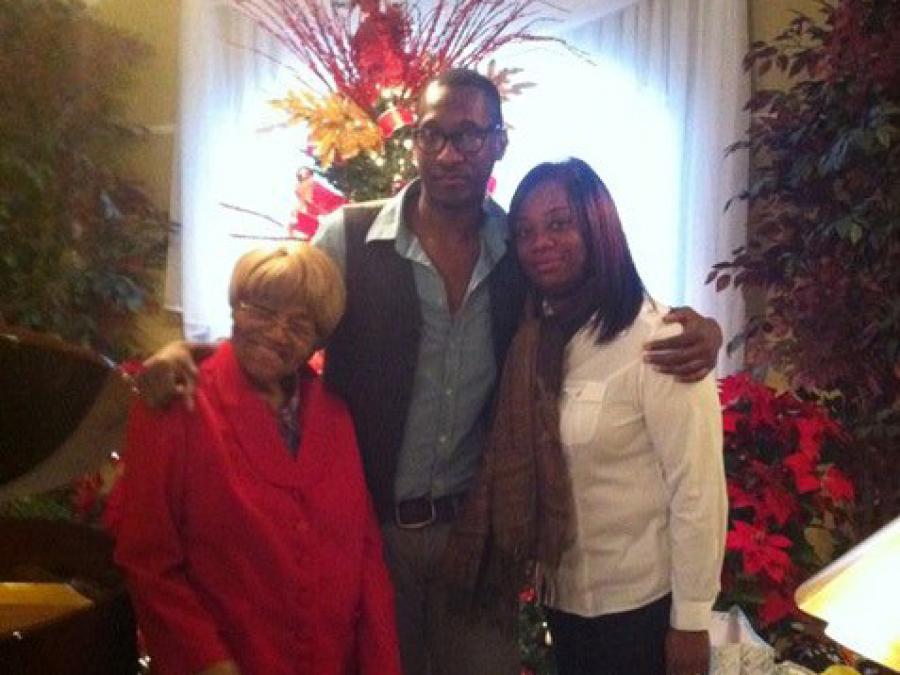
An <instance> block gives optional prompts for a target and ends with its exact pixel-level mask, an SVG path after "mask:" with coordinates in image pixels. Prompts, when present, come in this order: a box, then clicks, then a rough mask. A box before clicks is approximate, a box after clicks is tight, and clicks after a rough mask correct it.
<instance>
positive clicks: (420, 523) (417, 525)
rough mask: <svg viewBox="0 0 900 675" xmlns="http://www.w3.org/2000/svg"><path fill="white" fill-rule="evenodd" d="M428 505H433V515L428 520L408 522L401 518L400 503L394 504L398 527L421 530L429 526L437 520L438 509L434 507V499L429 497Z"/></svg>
mask: <svg viewBox="0 0 900 675" xmlns="http://www.w3.org/2000/svg"><path fill="white" fill-rule="evenodd" d="M428 505H429V506H430V507H431V515H430V516H429V517H428V518H427V519H426V520H420V521H418V522H415V523H407V522H404V521H403V520H401V519H400V504H394V522H396V523H397V527H399V528H400V529H402V530H421V529H422V528H423V527H428V526H429V525H431V524H432V523H434V522H435V521H436V520H437V510H436V509H435V507H434V500H433V499H429V500H428Z"/></svg>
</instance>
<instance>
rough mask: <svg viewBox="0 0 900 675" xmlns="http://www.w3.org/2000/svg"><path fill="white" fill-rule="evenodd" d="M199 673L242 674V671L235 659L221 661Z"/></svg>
mask: <svg viewBox="0 0 900 675" xmlns="http://www.w3.org/2000/svg"><path fill="white" fill-rule="evenodd" d="M197 675H241V671H240V669H239V668H238V667H237V664H236V663H235V662H234V661H219V662H217V663H214V664H212V665H211V666H209V668H204V669H203V670H201V671H200V672H199V673H197Z"/></svg>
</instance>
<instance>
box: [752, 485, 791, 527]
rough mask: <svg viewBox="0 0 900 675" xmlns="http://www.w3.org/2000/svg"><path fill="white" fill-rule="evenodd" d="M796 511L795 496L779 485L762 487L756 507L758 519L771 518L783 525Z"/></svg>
mask: <svg viewBox="0 0 900 675" xmlns="http://www.w3.org/2000/svg"><path fill="white" fill-rule="evenodd" d="M797 511H798V503H797V498H796V497H795V496H794V495H792V494H791V493H790V492H788V491H787V490H785V489H784V488H783V487H782V486H780V485H767V486H766V487H764V488H763V493H762V502H761V504H760V506H759V507H758V508H757V509H756V513H757V516H758V517H759V519H760V520H766V519H768V518H771V519H772V520H774V521H775V522H776V523H777V524H778V526H779V527H783V526H784V524H785V523H787V522H788V520H790V519H791V517H793V516H794V514H796V513H797Z"/></svg>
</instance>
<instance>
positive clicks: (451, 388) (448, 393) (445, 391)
mask: <svg viewBox="0 0 900 675" xmlns="http://www.w3.org/2000/svg"><path fill="white" fill-rule="evenodd" d="M444 393H445V394H446V395H447V396H453V387H447V388H446V389H444Z"/></svg>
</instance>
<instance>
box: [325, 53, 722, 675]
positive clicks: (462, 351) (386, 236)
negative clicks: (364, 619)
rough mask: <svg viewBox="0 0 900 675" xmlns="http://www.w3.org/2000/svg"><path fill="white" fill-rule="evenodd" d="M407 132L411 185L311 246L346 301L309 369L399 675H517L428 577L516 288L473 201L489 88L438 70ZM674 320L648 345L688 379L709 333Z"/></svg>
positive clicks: (505, 636)
mask: <svg viewBox="0 0 900 675" xmlns="http://www.w3.org/2000/svg"><path fill="white" fill-rule="evenodd" d="M413 138H414V156H415V161H416V164H417V166H418V169H419V179H418V180H416V181H413V182H412V183H411V184H409V185H408V186H407V187H406V188H404V189H403V190H402V191H401V192H400V193H399V194H398V195H396V196H395V197H393V198H391V199H388V200H385V201H383V202H378V203H374V204H365V205H351V206H347V207H344V208H343V209H342V210H341V211H339V212H338V213H336V214H334V215H333V216H331V217H329V218H328V219H326V222H325V223H324V224H323V227H322V228H321V229H320V231H319V233H318V235H317V237H316V240H315V243H316V244H317V245H318V246H320V247H322V248H324V249H325V250H326V251H328V253H329V254H330V255H331V256H332V257H333V258H334V259H335V261H336V262H337V263H338V264H339V265H340V266H341V267H342V268H343V270H344V274H345V279H346V281H347V295H348V302H347V313H346V314H345V317H344V319H343V321H342V323H341V326H340V327H339V329H338V331H337V333H336V334H335V335H334V337H333V339H332V341H331V343H330V345H329V348H328V353H327V359H326V373H325V374H326V378H327V380H328V381H329V382H330V384H331V385H332V386H333V387H334V388H335V389H336V390H337V391H338V392H339V393H341V394H342V395H343V396H344V398H345V399H346V400H347V403H348V405H349V406H350V410H351V413H352V415H353V418H354V421H355V424H356V430H357V435H358V440H359V446H360V450H361V452H362V455H363V463H364V467H365V471H366V477H367V481H368V485H369V489H370V490H371V492H372V496H373V499H374V502H375V505H376V509H377V510H378V512H379V517H380V519H381V522H382V523H383V525H382V534H383V537H384V546H385V555H386V557H387V561H388V566H389V568H390V570H391V575H392V578H393V582H394V585H395V589H396V599H397V602H396V605H397V614H398V617H397V621H398V631H399V637H400V645H401V655H402V659H403V665H404V671H405V673H406V675H427V674H431V675H444V674H446V675H505V674H507V673H509V674H510V675H512V674H513V673H515V674H518V673H519V672H520V665H519V657H518V653H517V646H516V641H515V638H514V635H513V632H512V623H511V625H510V626H509V630H506V631H505V630H503V629H502V628H500V627H496V626H487V625H472V624H469V623H466V622H464V621H462V620H460V619H458V618H456V617H455V615H453V614H452V613H448V612H447V610H446V605H447V600H448V599H447V598H446V597H445V596H444V593H445V592H446V591H445V590H444V589H443V588H442V585H441V583H440V573H439V561H440V559H441V555H442V552H443V550H444V546H445V544H446V540H447V535H448V533H449V530H450V528H451V524H452V522H453V520H454V519H455V517H456V516H457V514H458V511H459V509H460V506H461V503H462V499H463V496H464V494H465V492H466V490H467V488H468V487H469V485H470V482H471V480H472V478H473V477H474V474H475V471H476V467H477V464H478V461H479V457H480V453H481V448H482V443H483V441H484V437H485V432H486V424H487V422H488V419H487V418H488V408H489V405H490V400H491V395H492V392H493V390H494V385H495V383H496V381H497V377H498V374H499V371H500V368H501V366H502V363H503V357H504V355H505V352H506V347H507V346H508V344H509V340H510V338H511V336H512V334H513V332H514V330H515V327H516V324H517V322H518V318H519V313H520V310H521V305H522V301H523V295H524V287H523V280H522V278H521V276H520V272H519V270H518V267H517V265H516V264H515V262H514V261H513V259H512V257H511V254H512V249H511V247H510V245H509V242H508V239H507V229H506V221H505V214H504V212H503V211H502V209H501V208H500V207H499V206H498V205H497V204H496V203H494V202H493V201H492V200H491V199H489V198H486V197H485V194H486V186H487V183H488V179H489V178H490V175H491V172H492V169H493V166H494V163H495V162H496V161H497V160H499V159H501V158H502V157H503V153H504V151H505V149H506V145H507V135H506V131H505V130H504V127H503V117H502V111H501V104H500V97H499V94H498V92H497V89H496V87H495V86H494V85H493V83H491V82H490V80H488V79H486V78H484V77H483V76H481V75H479V74H477V73H475V72H473V71H469V70H452V71H448V72H446V73H444V74H443V75H441V76H440V77H439V78H437V79H436V80H435V81H433V82H432V83H430V84H429V85H428V87H427V88H426V89H425V91H424V93H423V95H422V97H421V99H420V101H419V109H418V123H417V127H416V129H415V132H414V136H413ZM676 320H679V321H681V322H682V323H684V324H685V333H684V334H683V335H682V336H680V338H679V340H680V342H677V343H675V344H672V343H669V344H665V345H661V347H662V348H664V349H666V350H667V353H668V357H663V360H662V361H660V363H659V365H660V366H661V367H662V368H663V369H666V370H667V371H668V372H672V373H673V374H674V375H676V376H678V377H681V378H683V379H695V378H697V377H702V375H705V373H706V372H708V370H709V369H710V368H711V367H712V365H713V362H714V359H715V354H716V352H717V351H718V348H719V345H720V344H721V334H720V332H719V330H718V327H717V326H716V325H715V322H712V321H711V320H703V319H702V318H701V317H699V316H698V315H696V314H695V313H693V312H691V311H690V310H682V311H681V314H680V315H679V316H678V317H677V319H676ZM673 349H674V350H675V352H676V353H675V354H674V356H673V354H672V351H671V350H673ZM673 359H674V360H673ZM511 619H512V618H511Z"/></svg>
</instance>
